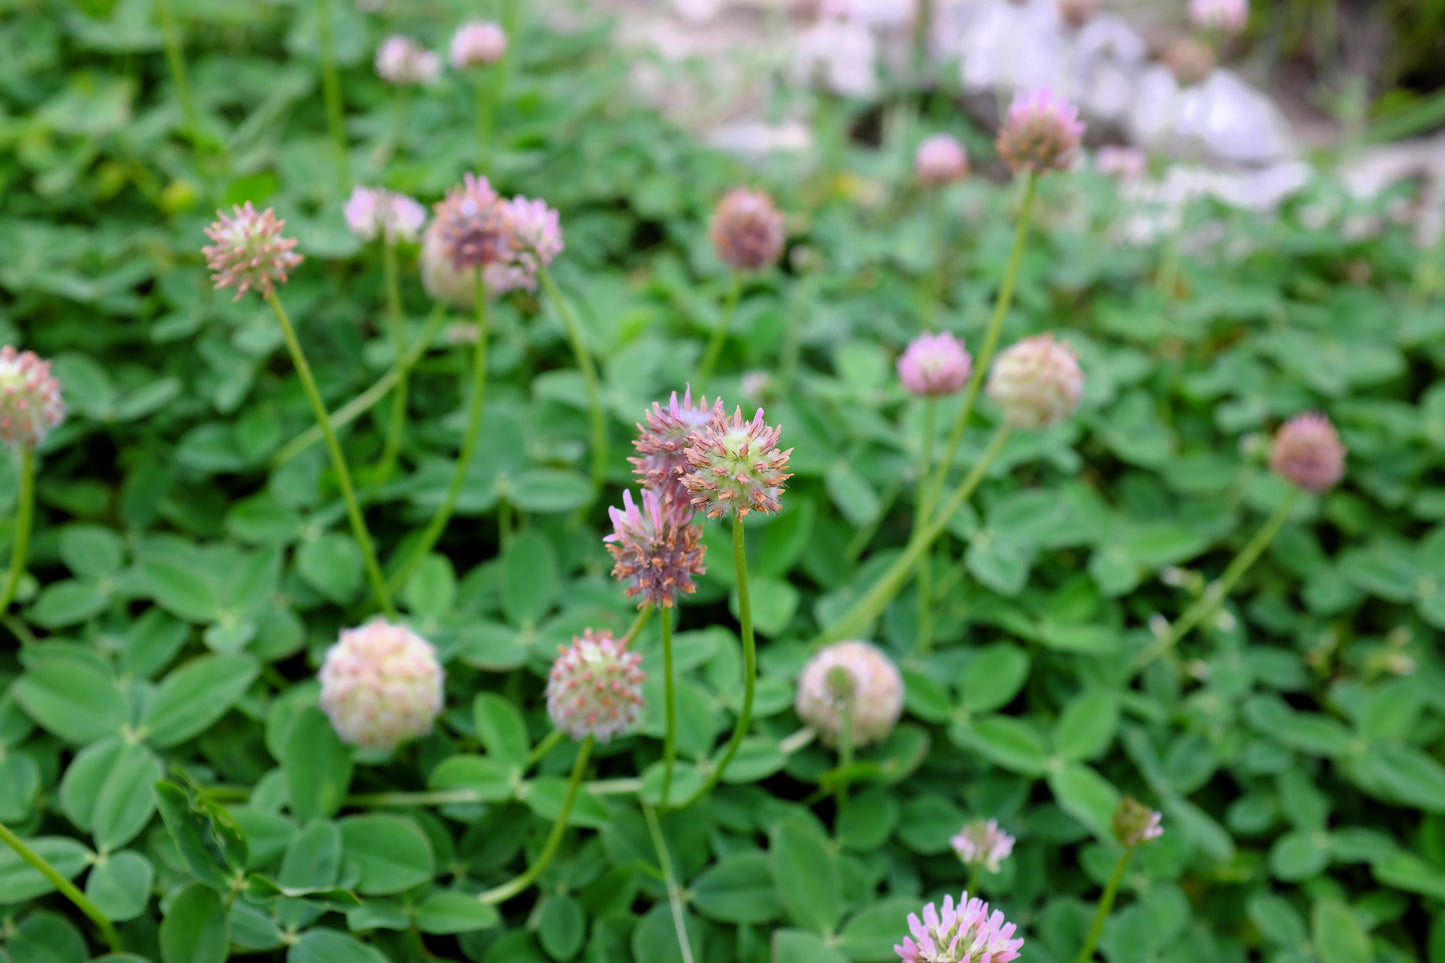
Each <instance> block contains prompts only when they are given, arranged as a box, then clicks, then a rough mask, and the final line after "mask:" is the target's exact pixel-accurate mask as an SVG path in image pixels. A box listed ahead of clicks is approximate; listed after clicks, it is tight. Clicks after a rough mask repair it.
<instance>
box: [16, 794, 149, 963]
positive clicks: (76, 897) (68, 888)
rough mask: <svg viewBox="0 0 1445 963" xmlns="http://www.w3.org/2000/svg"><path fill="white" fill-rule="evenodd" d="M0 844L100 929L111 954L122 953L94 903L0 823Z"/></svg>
mask: <svg viewBox="0 0 1445 963" xmlns="http://www.w3.org/2000/svg"><path fill="white" fill-rule="evenodd" d="M0 842H3V843H4V844H5V845H7V846H9V847H10V848H11V849H13V850H14V851H15V855H17V856H19V857H20V858H21V859H23V860H25V861H26V862H27V863H29V864H30V865H31V866H33V867H34V868H35V870H36V872H38V873H39V874H40V875H41V876H44V877H45V878H46V879H48V880H49V881H50V883H51V885H52V886H54V887H55V888H56V889H57V890H59V891H60V892H61V894H62V895H63V896H64V897H65V898H66V899H68V900H70V901H71V902H72V903H74V904H75V907H76V909H78V910H80V911H81V912H82V913H84V914H85V915H86V916H89V917H90V918H91V920H93V921H94V922H95V925H96V926H99V927H100V932H101V935H102V936H104V937H105V943H106V945H107V946H109V947H110V951H111V952H112V953H121V952H124V947H122V946H121V942H120V934H119V933H117V932H116V931H115V925H114V924H113V923H111V921H110V918H109V917H107V916H106V915H105V914H104V913H102V912H101V911H100V910H99V909H97V908H96V905H95V904H94V903H92V902H91V901H90V900H88V899H86V897H85V894H84V893H82V892H81V891H80V890H78V889H76V888H75V884H73V883H71V881H70V880H68V879H66V878H65V877H64V876H61V875H60V874H59V873H58V872H56V870H55V867H54V866H51V865H50V863H49V862H48V861H47V860H46V859H45V857H44V856H41V855H40V854H39V853H37V852H36V851H35V850H33V849H31V848H30V847H29V846H27V845H25V841H24V840H22V839H21V838H20V837H19V836H16V835H15V834H14V833H12V832H11V831H10V828H9V827H8V826H6V825H5V824H4V823H0Z"/></svg>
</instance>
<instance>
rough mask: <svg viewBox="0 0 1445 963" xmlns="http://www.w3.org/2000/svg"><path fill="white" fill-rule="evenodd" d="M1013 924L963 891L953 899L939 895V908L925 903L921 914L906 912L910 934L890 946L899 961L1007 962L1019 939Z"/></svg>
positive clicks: (1015, 953) (1015, 954)
mask: <svg viewBox="0 0 1445 963" xmlns="http://www.w3.org/2000/svg"><path fill="white" fill-rule="evenodd" d="M1016 928H1017V927H1015V926H1014V924H1013V923H1010V922H1008V921H1007V920H1005V919H1004V915H1003V913H1001V912H999V911H998V910H994V911H993V912H992V913H990V912H989V910H988V904H987V903H985V902H984V901H983V900H981V899H969V897H968V893H964V894H963V895H962V896H960V897H959V899H958V905H957V906H955V905H954V903H953V897H952V896H945V897H944V898H943V911H942V912H939V910H938V908H937V907H936V906H935V905H934V904H933V903H929V904H928V905H927V906H925V907H924V908H923V918H922V919H919V917H918V914H917V913H909V914H908V931H909V933H910V934H912V935H911V936H908V937H905V938H904V940H903V942H902V943H901V944H899V945H897V946H894V947H893V951H894V952H895V953H897V954H898V958H899V959H900V960H902V961H903V963H1009V961H1010V960H1016V959H1018V957H1019V949H1020V947H1022V946H1023V945H1024V941H1023V939H1022V938H1021V937H1020V938H1015V937H1014V930H1015V929H1016Z"/></svg>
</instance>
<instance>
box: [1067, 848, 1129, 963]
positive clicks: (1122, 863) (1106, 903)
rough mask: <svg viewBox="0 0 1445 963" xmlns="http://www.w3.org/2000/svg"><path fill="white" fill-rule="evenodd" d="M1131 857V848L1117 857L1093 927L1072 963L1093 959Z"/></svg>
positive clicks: (1095, 913)
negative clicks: (1117, 861) (1117, 860)
mask: <svg viewBox="0 0 1445 963" xmlns="http://www.w3.org/2000/svg"><path fill="white" fill-rule="evenodd" d="M1133 857H1134V847H1133V846H1129V847H1128V848H1126V849H1125V850H1124V854H1123V855H1122V856H1120V857H1119V864H1118V865H1117V866H1115V867H1114V875H1113V876H1111V877H1109V885H1108V886H1106V887H1104V892H1103V893H1102V894H1101V895H1100V896H1099V908H1098V909H1096V910H1095V911H1094V925H1092V926H1090V927H1089V935H1088V936H1087V937H1085V938H1084V945H1083V946H1082V947H1081V948H1080V949H1079V955H1078V956H1076V957H1074V963H1089V961H1090V960H1091V959H1093V956H1094V947H1095V946H1098V945H1099V936H1100V935H1101V934H1102V933H1103V932H1104V923H1106V922H1107V921H1108V919H1109V911H1110V910H1111V909H1113V908H1114V896H1115V894H1117V893H1118V892H1119V884H1120V883H1122V882H1123V881H1124V871H1125V870H1126V869H1128V868H1129V860H1130V859H1132V858H1133Z"/></svg>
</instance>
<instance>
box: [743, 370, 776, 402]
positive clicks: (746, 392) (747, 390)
mask: <svg viewBox="0 0 1445 963" xmlns="http://www.w3.org/2000/svg"><path fill="white" fill-rule="evenodd" d="M738 387H739V388H741V389H742V393H743V397H744V398H747V399H749V400H752V401H762V400H763V399H764V398H766V397H767V395H768V393H769V392H771V391H772V390H773V376H772V375H770V374H768V373H767V372H766V371H762V370H754V371H745V372H743V376H742V380H741V381H740V382H739V383H738Z"/></svg>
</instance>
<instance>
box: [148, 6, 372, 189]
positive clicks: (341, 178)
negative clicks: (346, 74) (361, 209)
mask: <svg viewBox="0 0 1445 963" xmlns="http://www.w3.org/2000/svg"><path fill="white" fill-rule="evenodd" d="M166 2H167V0H161V4H162V5H164V4H165V3H166ZM331 3H332V0H317V2H316V16H317V33H318V35H319V36H318V38H317V39H318V41H319V43H320V46H321V95H322V97H323V98H324V99H325V101H326V128H327V131H328V132H329V133H330V134H331V150H332V153H333V154H334V155H335V160H336V179H337V182H338V185H339V187H340V190H341V191H342V192H343V193H344V192H346V191H347V190H349V189H350V188H351V161H350V158H349V157H348V152H347V144H346V115H345V112H344V110H343V108H342V106H341V79H340V77H339V76H338V75H337V72H336V27H335V24H334V22H333V19H332V14H331Z"/></svg>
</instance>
